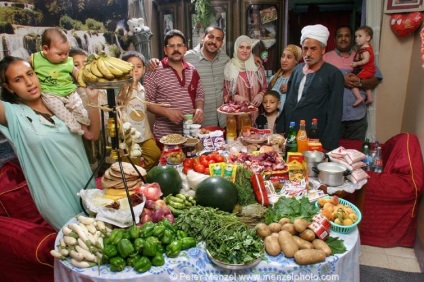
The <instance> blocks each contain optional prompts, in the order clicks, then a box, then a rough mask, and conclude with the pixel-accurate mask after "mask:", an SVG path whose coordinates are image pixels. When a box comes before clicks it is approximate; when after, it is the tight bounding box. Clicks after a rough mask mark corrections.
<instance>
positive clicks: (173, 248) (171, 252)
mask: <svg viewBox="0 0 424 282" xmlns="http://www.w3.org/2000/svg"><path fill="white" fill-rule="evenodd" d="M181 245H182V244H181V240H175V241H172V242H171V244H169V245H168V246H166V256H167V257H170V258H175V257H177V256H178V255H179V253H180V251H181Z"/></svg>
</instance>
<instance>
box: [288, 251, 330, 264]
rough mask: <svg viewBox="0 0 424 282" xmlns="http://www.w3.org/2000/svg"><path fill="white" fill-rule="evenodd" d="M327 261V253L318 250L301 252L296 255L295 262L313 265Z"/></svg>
mask: <svg viewBox="0 0 424 282" xmlns="http://www.w3.org/2000/svg"><path fill="white" fill-rule="evenodd" d="M324 260H325V253H324V251H322V250H317V249H304V250H299V251H297V252H296V253H295V254H294V261H295V262H296V263H297V264H301V265H304V264H313V263H317V262H322V261H324Z"/></svg>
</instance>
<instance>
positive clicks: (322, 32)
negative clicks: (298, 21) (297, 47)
mask: <svg viewBox="0 0 424 282" xmlns="http://www.w3.org/2000/svg"><path fill="white" fill-rule="evenodd" d="M328 36H330V32H329V31H328V28H326V27H325V26H323V25H321V24H316V25H307V26H305V27H304V28H302V36H301V37H300V44H303V41H304V40H305V39H306V38H312V39H315V40H318V41H319V42H321V43H322V44H324V45H325V46H327V40H328Z"/></svg>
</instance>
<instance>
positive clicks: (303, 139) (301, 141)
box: [296, 119, 308, 153]
mask: <svg viewBox="0 0 424 282" xmlns="http://www.w3.org/2000/svg"><path fill="white" fill-rule="evenodd" d="M296 141H297V151H298V152H300V153H303V152H305V151H307V150H308V136H307V134H306V129H305V120H303V119H302V120H301V121H300V125H299V130H298V131H297V136H296Z"/></svg>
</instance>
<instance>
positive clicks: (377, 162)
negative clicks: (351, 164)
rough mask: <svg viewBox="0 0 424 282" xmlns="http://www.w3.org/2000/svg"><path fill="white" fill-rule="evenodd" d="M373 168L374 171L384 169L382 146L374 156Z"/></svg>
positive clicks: (379, 171) (378, 171)
mask: <svg viewBox="0 0 424 282" xmlns="http://www.w3.org/2000/svg"><path fill="white" fill-rule="evenodd" d="M372 169H373V171H374V172H377V173H381V172H382V171H383V159H382V158H381V147H378V148H377V151H376V153H375V156H374V160H373V166H372Z"/></svg>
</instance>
